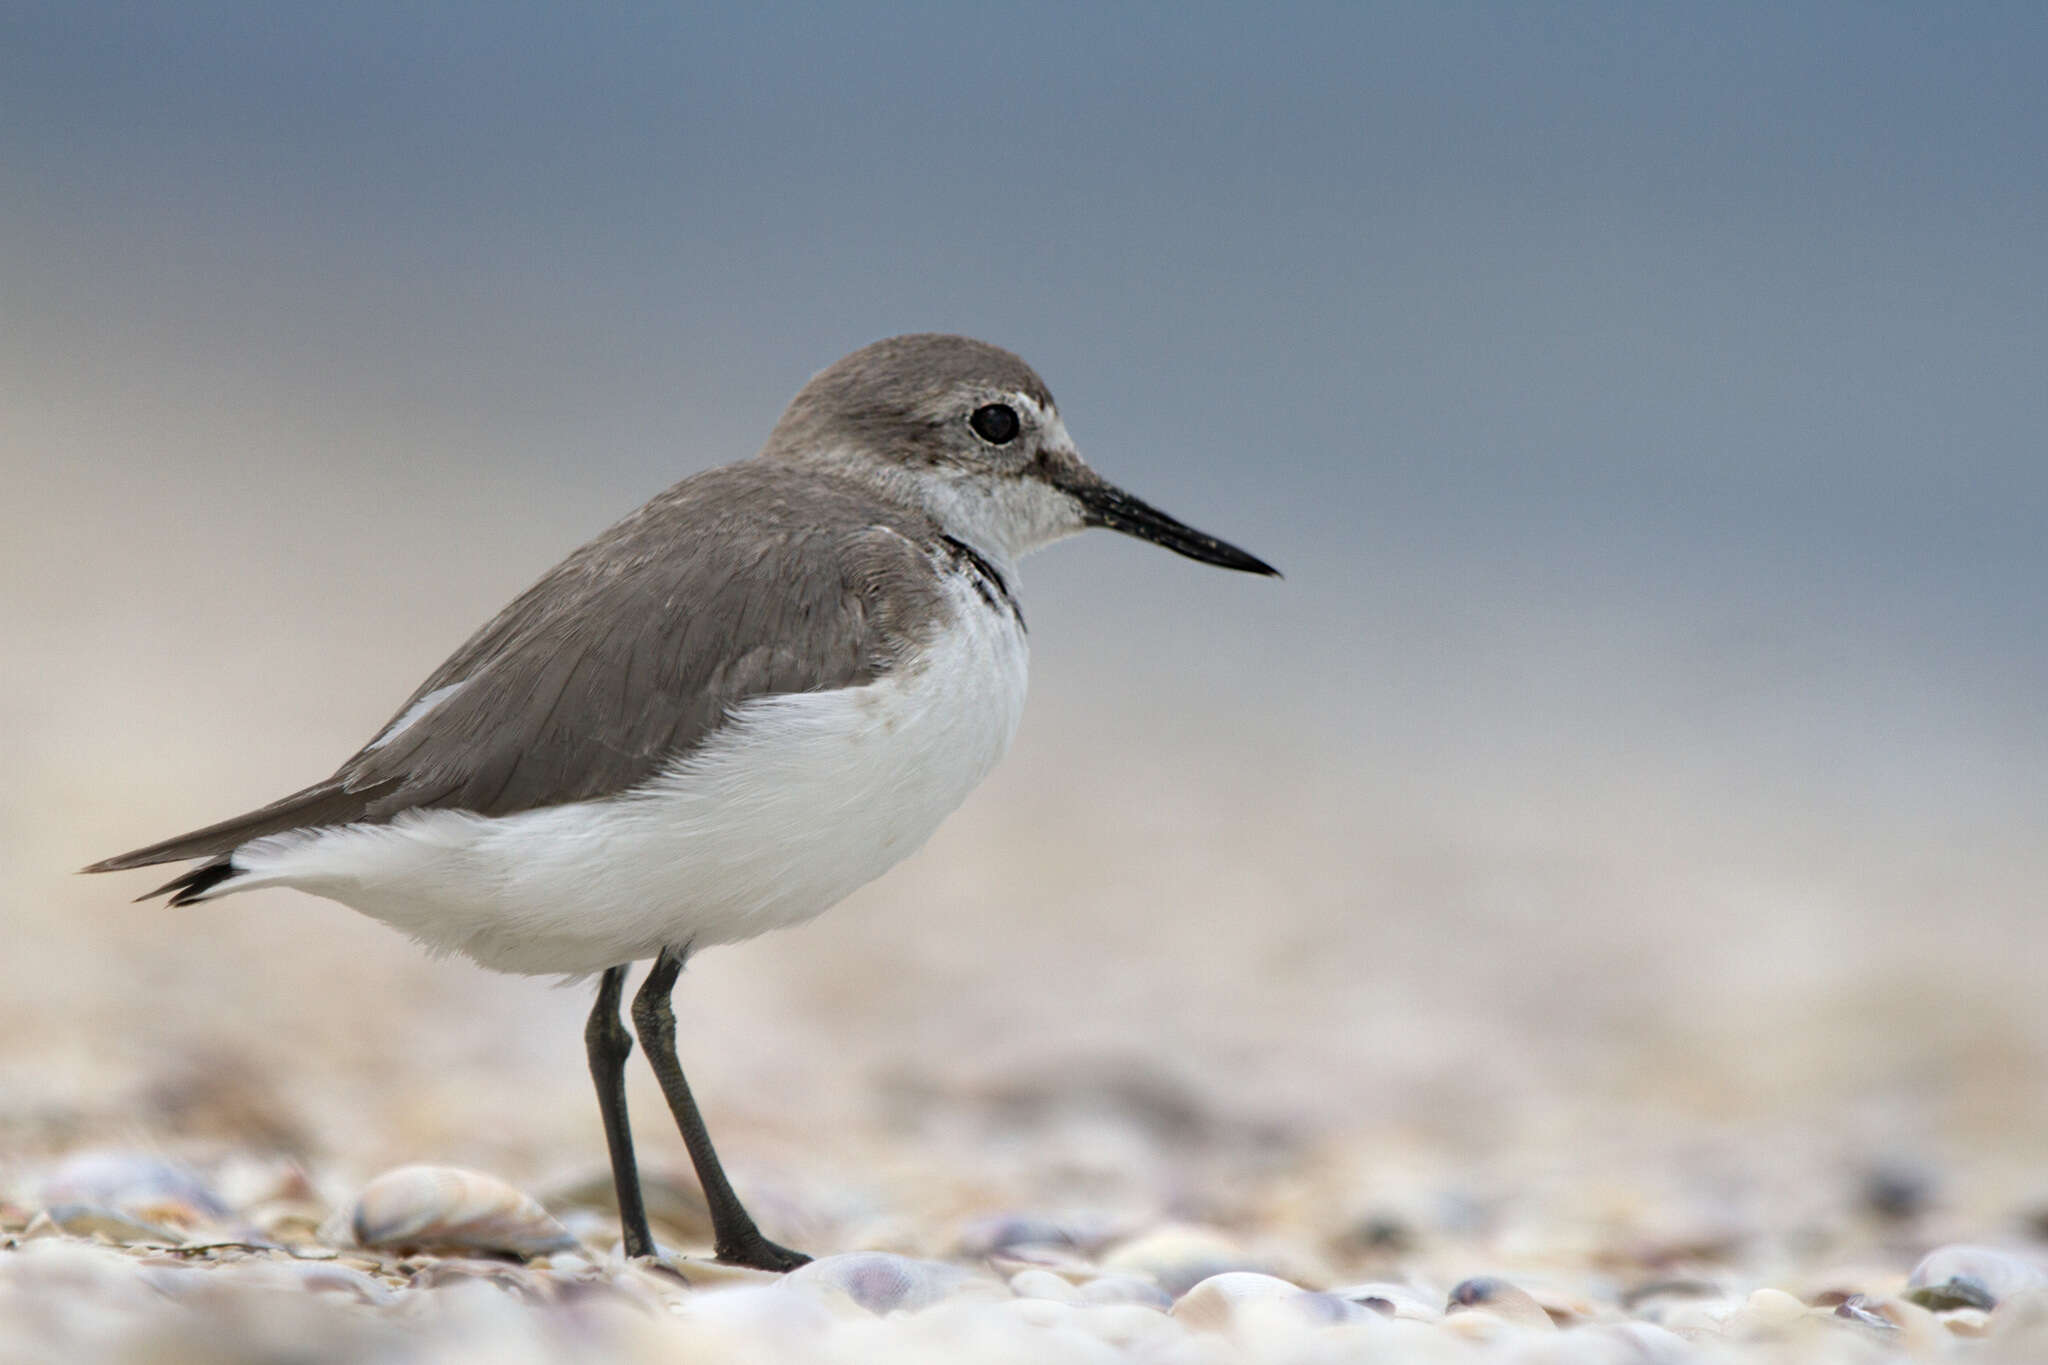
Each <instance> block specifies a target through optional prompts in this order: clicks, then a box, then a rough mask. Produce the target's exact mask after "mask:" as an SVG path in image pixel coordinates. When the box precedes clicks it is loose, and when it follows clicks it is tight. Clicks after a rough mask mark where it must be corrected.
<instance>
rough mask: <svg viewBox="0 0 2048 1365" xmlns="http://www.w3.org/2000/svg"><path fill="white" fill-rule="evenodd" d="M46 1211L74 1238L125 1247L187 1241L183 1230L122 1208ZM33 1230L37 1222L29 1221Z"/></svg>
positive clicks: (84, 1206) (52, 1208) (55, 1207)
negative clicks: (87, 1238) (107, 1242)
mask: <svg viewBox="0 0 2048 1365" xmlns="http://www.w3.org/2000/svg"><path fill="white" fill-rule="evenodd" d="M45 1214H46V1216H47V1217H48V1218H49V1220H50V1222H51V1223H52V1224H54V1225H55V1226H56V1227H58V1228H59V1229H61V1230H63V1231H64V1232H68V1233H70V1234H71V1235H72V1236H73V1237H104V1238H105V1239H106V1240H107V1241H109V1242H116V1243H119V1244H120V1245H122V1246H131V1245H134V1244H136V1243H148V1244H154V1245H157V1246H172V1247H174V1246H177V1245H178V1244H179V1243H181V1242H183V1241H184V1240H185V1234H183V1233H182V1232H175V1231H173V1230H172V1229H170V1228H167V1227H162V1226H159V1225H158V1224H155V1223H148V1222H144V1221H143V1220H142V1219H139V1218H132V1217H130V1216H129V1215H127V1214H125V1213H123V1212H121V1211H120V1210H119V1209H108V1208H100V1207H98V1206H97V1205H93V1204H52V1205H51V1206H50V1207H49V1208H48V1209H47V1210H45ZM34 1229H35V1225H34V1224H30V1231H31V1232H33V1231H34Z"/></svg>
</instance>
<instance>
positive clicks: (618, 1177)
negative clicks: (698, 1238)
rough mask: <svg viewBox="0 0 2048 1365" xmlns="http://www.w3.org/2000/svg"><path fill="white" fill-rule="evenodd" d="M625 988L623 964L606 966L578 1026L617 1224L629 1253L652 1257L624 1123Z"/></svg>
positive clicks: (629, 1043) (628, 1050) (629, 1039)
mask: <svg viewBox="0 0 2048 1365" xmlns="http://www.w3.org/2000/svg"><path fill="white" fill-rule="evenodd" d="M625 987H626V969H625V967H623V966H620V967H612V968H610V969H608V970H607V971H606V972H605V974H604V978H603V979H602V980H601V981H599V982H598V983H597V1004H595V1005H594V1006H592V1007H591V1010H590V1022H589V1023H588V1024H585V1025H584V1026H583V1046H584V1048H585V1049H586V1050H587V1051H588V1052H589V1053H590V1079H591V1080H593V1081H595V1082H597V1108H598V1112H600V1113H602V1114H603V1115H604V1144H605V1146H606V1147H608V1148H610V1149H611V1154H612V1186H613V1188H614V1189H616V1190H617V1191H618V1194H619V1227H620V1228H621V1229H622V1230H623V1231H624V1233H625V1238H626V1254H627V1255H628V1256H652V1255H653V1254H654V1234H653V1233H652V1232H650V1231H649V1230H648V1227H647V1206H646V1204H645V1203H643V1202H642V1200H641V1198H640V1170H639V1167H638V1165H637V1164H636V1163H635V1162H634V1160H633V1130H632V1129H631V1128H630V1127H628V1126H627V1124H626V1058H627V1057H629V1056H631V1055H632V1052H633V1035H632V1034H630V1033H628V1032H627V1031H626V1024H625V1021H624V1020H622V1019H620V1018H619V997H620V995H621V994H622V993H623V992H624V990H625Z"/></svg>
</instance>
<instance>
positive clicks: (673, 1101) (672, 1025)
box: [633, 948, 811, 1270]
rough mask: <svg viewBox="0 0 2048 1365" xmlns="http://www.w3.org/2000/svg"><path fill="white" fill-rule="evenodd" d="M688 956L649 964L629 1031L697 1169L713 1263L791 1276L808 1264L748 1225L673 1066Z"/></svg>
mask: <svg viewBox="0 0 2048 1365" xmlns="http://www.w3.org/2000/svg"><path fill="white" fill-rule="evenodd" d="M688 956H689V950H688V949H687V948H684V949H676V948H664V949H662V951H661V956H660V957H657V958H656V959H654V966H653V967H652V968H650V969H649V971H648V973H647V980H646V981H644V982H642V983H641V985H640V993H639V994H638V995H636V996H634V997H633V1027H634V1028H635V1029H637V1030H639V1033H640V1041H641V1043H642V1044H644V1045H645V1046H646V1048H647V1060H648V1062H649V1063H651V1064H652V1065H653V1067H654V1076H655V1079H656V1080H658V1081H660V1082H661V1093H662V1094H664V1095H666V1096H667V1097H668V1107H669V1112H671V1113H673V1114H674V1115H675V1118H676V1127H677V1128H678V1129H680V1130H681V1131H682V1134H683V1145H684V1146H686V1147H688V1148H689V1149H690V1162H691V1164H692V1165H694V1166H695V1167H696V1168H697V1181H698V1183H699V1184H701V1185H702V1186H703V1187H704V1202H705V1204H706V1205H708V1206H709V1208H710V1210H711V1236H712V1241H713V1243H714V1245H715V1246H716V1248H717V1255H718V1259H719V1260H721V1261H723V1262H725V1263H726V1264H727V1265H744V1266H752V1267H754V1268H755V1269H757V1270H794V1269H796V1268H797V1267H798V1266H800V1265H802V1264H803V1263H804V1262H806V1261H808V1260H810V1259H811V1258H810V1257H808V1256H806V1255H804V1254H803V1253H802V1252H800V1251H791V1250H790V1249H789V1248H788V1247H780V1246H777V1245H775V1243H773V1242H771V1241H769V1240H768V1239H767V1238H766V1237H763V1236H762V1235H761V1230H760V1229H759V1228H757V1227H755V1226H754V1220H753V1218H752V1217H750V1216H749V1215H748V1213H747V1211H746V1209H745V1208H744V1207H742V1206H741V1204H740V1198H739V1196H738V1195H736V1194H734V1193H733V1192H732V1184H731V1182H730V1181H728V1180H727V1179H726V1178H725V1170H724V1168H723V1167H721V1166H720V1165H719V1164H718V1153H717V1152H715V1151H713V1150H712V1147H711V1134H710V1133H708V1132H706V1131H705V1130H704V1118H703V1116H702V1115H701V1114H699V1113H698V1112H697V1101H696V1100H695V1099H693V1098H691V1095H690V1083H689V1082H688V1081H686V1080H684V1079H683V1067H682V1063H681V1062H679V1061H677V1060H676V1015H675V1009H674V1007H673V1006H672V1005H670V1003H669V993H670V992H671V991H673V990H674V989H675V985H676V977H678V976H680V975H681V974H682V970H683V961H684V959H685V958H687V957H688Z"/></svg>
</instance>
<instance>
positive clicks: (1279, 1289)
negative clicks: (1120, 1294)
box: [1172, 1270, 1378, 1332]
mask: <svg viewBox="0 0 2048 1365" xmlns="http://www.w3.org/2000/svg"><path fill="white" fill-rule="evenodd" d="M1273 1305H1278V1306H1280V1307H1281V1308H1282V1309H1283V1310H1284V1311H1285V1313H1286V1320H1287V1321H1288V1322H1290V1323H1293V1322H1299V1323H1300V1324H1302V1325H1311V1324H1314V1325H1325V1324H1329V1323H1337V1322H1357V1321H1363V1320H1364V1319H1366V1318H1374V1317H1377V1316H1378V1315H1377V1314H1375V1313H1374V1312H1373V1311H1372V1310H1371V1309H1369V1308H1364V1307H1361V1306H1360V1305H1358V1304H1355V1303H1352V1302H1351V1301H1350V1300H1348V1299H1342V1298H1339V1297H1337V1296H1336V1295H1335V1294H1318V1293H1314V1292H1312V1291H1310V1290H1307V1289H1303V1288H1302V1287H1301V1286H1300V1285H1298V1284H1293V1283H1291V1282H1289V1281H1287V1280H1283V1279H1280V1278H1278V1277H1277V1276H1273V1275H1261V1274H1259V1273H1258V1272H1256V1271H1251V1270H1227V1271H1225V1272H1223V1273H1222V1274H1220V1275H1211V1276H1210V1277H1209V1278H1208V1279H1206V1280H1203V1281H1202V1282H1201V1283H1199V1284H1197V1285H1196V1286H1195V1287H1194V1288H1192V1289H1190V1290H1188V1292H1187V1293H1185V1294H1183V1295H1181V1296H1180V1298H1179V1299H1177V1300H1176V1301H1175V1302H1174V1305H1173V1309H1172V1316H1173V1317H1174V1318H1175V1319H1176V1320H1178V1321H1179V1322H1180V1323H1182V1324H1183V1325H1184V1326H1187V1327H1190V1328H1194V1329H1196V1330H1198V1331H1210V1332H1227V1331H1231V1330H1233V1329H1234V1328H1236V1327H1238V1326H1239V1325H1240V1319H1242V1318H1244V1317H1245V1316H1247V1314H1250V1315H1253V1316H1262V1314H1261V1312H1260V1310H1262V1309H1264V1308H1267V1307H1270V1306H1273Z"/></svg>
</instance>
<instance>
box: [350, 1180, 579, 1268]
mask: <svg viewBox="0 0 2048 1365" xmlns="http://www.w3.org/2000/svg"><path fill="white" fill-rule="evenodd" d="M345 1213H346V1221H345V1224H344V1225H342V1226H339V1227H334V1228H331V1229H323V1233H330V1234H332V1235H335V1236H345V1237H346V1238H348V1239H349V1240H350V1241H352V1242H353V1244H354V1245H356V1246H359V1247H369V1248H385V1249H391V1250H402V1249H408V1248H421V1249H438V1250H454V1251H468V1252H496V1253H500V1254H504V1255H509V1256H537V1255H541V1254H543V1253H546V1252H551V1251H572V1250H574V1249H575V1248H576V1245H577V1243H576V1239H575V1238H574V1237H571V1236H570V1235H569V1230H568V1229H567V1228H565V1227H563V1226H562V1224H561V1223H560V1221H558V1220H557V1219H556V1218H555V1216H554V1215H553V1214H551V1213H549V1212H548V1211H547V1210H546V1209H544V1208H542V1207H541V1206H540V1204H539V1203H538V1202H537V1201H535V1200H534V1199H533V1198H532V1197H531V1196H529V1195H526V1194H523V1193H521V1192H520V1191H519V1190H516V1189H514V1188H513V1187H512V1186H510V1185H508V1184H506V1183H505V1182H504V1181H502V1180H499V1179H498V1178H497V1177H495V1176H489V1175H485V1174H483V1173H482V1172H480V1171H469V1170H463V1169H462V1168H460V1167H456V1166H401V1167H399V1168H398V1169H396V1170H392V1171H386V1172H385V1173H384V1174H383V1175H380V1176H378V1177H377V1178H376V1179H375V1180H372V1181H371V1182H370V1183H369V1184H368V1185H365V1186H364V1187H363V1192H362V1193H361V1194H359V1195H357V1196H356V1201H355V1203H354V1205H353V1206H351V1207H350V1208H349V1209H348V1210H346V1211H345Z"/></svg>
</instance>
